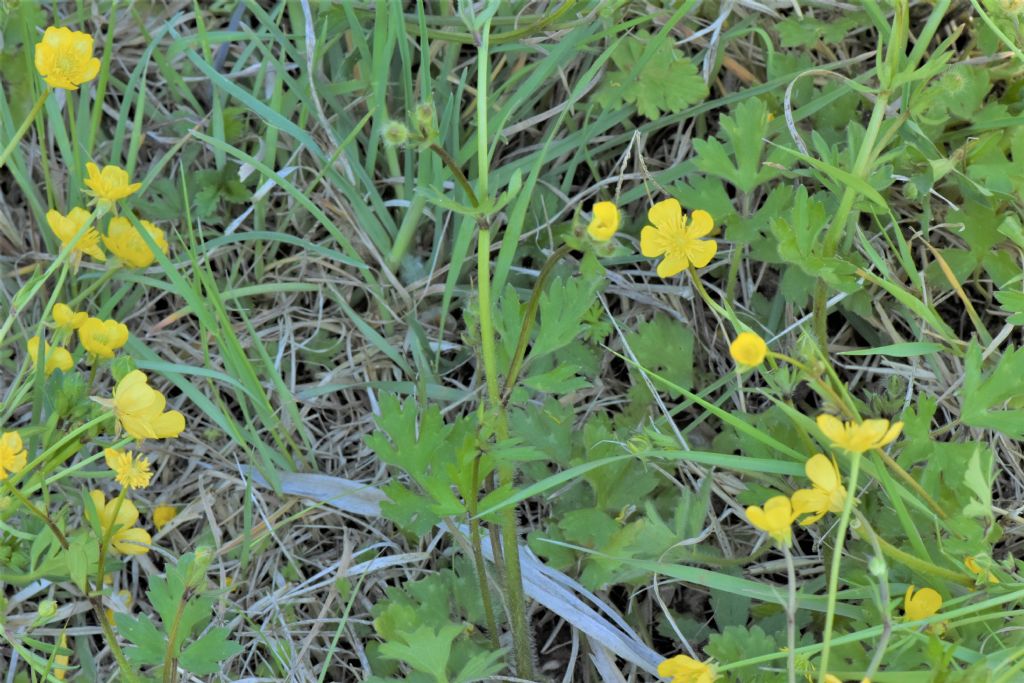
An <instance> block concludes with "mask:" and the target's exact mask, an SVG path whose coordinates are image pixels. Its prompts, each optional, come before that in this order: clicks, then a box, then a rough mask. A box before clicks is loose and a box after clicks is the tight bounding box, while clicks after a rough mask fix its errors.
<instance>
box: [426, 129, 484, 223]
mask: <svg viewBox="0 0 1024 683" xmlns="http://www.w3.org/2000/svg"><path fill="white" fill-rule="evenodd" d="M428 149H430V151H431V152H433V153H434V154H436V155H437V156H439V157H441V161H443V162H444V165H445V166H447V167H448V170H449V171H451V172H452V175H453V176H455V182H457V183H458V184H459V186H460V187H461V188H462V189H463V191H464V192H465V193H466V196H467V197H469V203H470V204H472V205H473V208H474V209H476V208H479V207H480V201H479V200H478V199H477V196H476V192H474V191H473V186H472V185H470V184H469V180H467V179H466V174H465V173H463V172H462V169H461V168H459V163H458V162H457V161H455V159H454V158H453V157H452V155H451V154H449V153H448V151H447V150H446V149H445V148H444V147H442V146H441V145H439V144H437V143H436V142H432V143H430V146H429V148H428Z"/></svg>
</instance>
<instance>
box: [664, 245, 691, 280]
mask: <svg viewBox="0 0 1024 683" xmlns="http://www.w3.org/2000/svg"><path fill="white" fill-rule="evenodd" d="M689 265H690V261H689V259H687V258H686V254H684V253H681V252H678V251H672V252H669V253H668V255H667V256H665V258H664V260H662V262H661V263H659V264H658V276H659V277H662V278H670V277H672V276H673V275H677V274H679V273H681V272H683V271H684V270H686V268H687V267H688V266H689Z"/></svg>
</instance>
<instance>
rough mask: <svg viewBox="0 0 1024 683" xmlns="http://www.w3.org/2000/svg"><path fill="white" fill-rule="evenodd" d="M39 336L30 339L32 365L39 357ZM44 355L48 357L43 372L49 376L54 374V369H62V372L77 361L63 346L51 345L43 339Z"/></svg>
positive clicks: (29, 350) (29, 352) (29, 348)
mask: <svg viewBox="0 0 1024 683" xmlns="http://www.w3.org/2000/svg"><path fill="white" fill-rule="evenodd" d="M38 356H39V337H38V336H36V337H32V338H31V339H29V340H28V357H29V359H31V361H32V367H35V366H36V363H37V362H38V360H39V358H38ZM43 357H44V358H46V364H45V365H44V367H43V373H45V374H46V376H47V377H49V376H50V375H52V374H53V371H54V370H60V371H61V372H67V371H68V370H70V369H71V368H72V367H74V365H75V361H74V360H73V359H72V358H71V354H70V353H68V350H67V349H65V348H64V347H63V346H50V343H49V342H47V341H46V340H43Z"/></svg>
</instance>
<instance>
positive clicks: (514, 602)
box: [477, 227, 533, 678]
mask: <svg viewBox="0 0 1024 683" xmlns="http://www.w3.org/2000/svg"><path fill="white" fill-rule="evenodd" d="M477 290H478V295H479V309H480V310H479V315H480V341H481V344H480V345H481V352H482V354H483V357H484V358H483V360H484V375H485V382H486V384H487V397H488V403H489V404H490V406H491V409H492V410H494V411H495V412H494V414H493V415H492V419H493V420H494V422H495V430H494V431H495V434H496V436H497V437H498V439H499V440H500V441H504V440H505V439H507V438H508V421H507V420H506V417H505V411H504V408H503V406H502V403H501V395H500V390H499V388H498V361H497V354H496V352H495V346H494V344H495V342H494V323H493V321H492V320H491V231H490V230H488V229H486V228H485V227H481V229H480V231H479V238H478V240H477ZM498 476H499V484H500V485H504V484H511V483H512V480H513V479H514V478H515V470H513V468H512V467H510V466H509V465H507V464H501V465H499V467H498ZM499 523H500V526H501V546H502V550H503V554H504V559H505V592H506V596H505V597H506V600H507V601H508V613H509V622H510V625H511V627H512V641H513V643H514V648H513V649H514V650H515V660H516V675H517V676H519V677H520V678H532V677H533V654H532V651H533V648H532V645H531V641H530V629H529V626H528V625H527V623H526V596H525V592H524V591H523V576H522V568H521V567H520V564H519V538H518V536H519V534H518V533H517V523H516V513H515V509H514V508H512V507H507V508H505V509H504V510H502V511H501V513H500V516H499ZM491 546H492V548H493V547H494V538H493V537H492V538H491Z"/></svg>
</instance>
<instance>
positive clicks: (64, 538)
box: [3, 479, 69, 550]
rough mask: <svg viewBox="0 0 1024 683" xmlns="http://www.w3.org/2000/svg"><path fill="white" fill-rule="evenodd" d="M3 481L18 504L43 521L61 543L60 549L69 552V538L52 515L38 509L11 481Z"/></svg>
mask: <svg viewBox="0 0 1024 683" xmlns="http://www.w3.org/2000/svg"><path fill="white" fill-rule="evenodd" d="M3 481H4V485H5V486H6V487H7V490H8V491H9V492H10V493H11V495H12V496H14V497H15V498H17V499H18V502H19V503H21V504H22V505H23V506H24V507H25V509H26V510H28V511H29V512H31V513H32V514H33V515H35V516H36V517H38V518H39V519H40V520H42V522H43V523H44V524H46V526H48V527H49V528H50V531H52V532H53V535H54V536H56V537H57V541H58V542H59V543H60V547H61V548H63V549H64V550H67V549H68V547H69V546H68V539H67V536H65V535H64V532H63V531H61V530H60V527H59V526H57V523H56V522H54V521H53V520H52V519H50V515H48V514H46V513H45V512H43V511H42V510H40V509H39V508H37V507H36V506H35V505H34V504H33V503H32V501H30V500H29V499H28V498H27V497H26V496H25V494H23V493H22V492H21V491H19V490H18V488H17V487H16V486H14V485H13V484H12V483H11V480H10V479H4V480H3Z"/></svg>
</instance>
